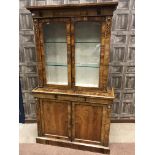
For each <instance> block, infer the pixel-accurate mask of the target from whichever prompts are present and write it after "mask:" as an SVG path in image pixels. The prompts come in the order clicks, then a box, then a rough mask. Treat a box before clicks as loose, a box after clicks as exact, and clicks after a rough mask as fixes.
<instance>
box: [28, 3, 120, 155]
mask: <svg viewBox="0 0 155 155" xmlns="http://www.w3.org/2000/svg"><path fill="white" fill-rule="evenodd" d="M116 6H117V2H104V3H100V4H99V3H98V4H76V5H75V4H74V5H61V6H55V5H53V6H29V7H27V9H28V10H30V11H31V13H32V17H33V22H34V32H35V41H36V50H37V62H38V75H39V79H38V81H39V82H38V87H37V88H35V89H33V90H32V92H33V95H34V97H35V98H36V102H37V124H38V137H37V139H36V141H37V142H38V143H43V144H51V145H58V146H63V147H71V148H75V149H82V150H89V151H94V152H102V153H109V152H110V150H109V147H108V145H109V130H110V113H111V105H112V103H113V99H114V91H113V89H107V79H108V65H109V52H110V33H111V24H112V16H113V12H114V10H115V9H116Z"/></svg>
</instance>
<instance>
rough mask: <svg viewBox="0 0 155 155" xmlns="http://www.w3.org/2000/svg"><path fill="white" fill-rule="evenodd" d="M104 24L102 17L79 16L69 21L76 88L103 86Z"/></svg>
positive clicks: (73, 75)
mask: <svg viewBox="0 0 155 155" xmlns="http://www.w3.org/2000/svg"><path fill="white" fill-rule="evenodd" d="M104 26H105V19H104V18H103V17H96V18H95V17H94V18H93V17H80V18H75V19H73V22H72V23H71V33H73V36H72V40H73V41H72V57H73V58H74V59H73V60H72V66H73V67H72V77H74V78H73V79H72V80H73V86H74V87H75V88H76V89H85V88H86V89H87V90H88V89H102V88H103V78H105V77H104V75H103V65H104V61H103V59H104V58H105V56H104V55H105V53H104V51H105V49H104V47H105V45H104V44H105V38H104V34H105V32H104V31H105V29H104ZM108 52H109V51H108ZM106 56H107V55H106ZM106 71H107V68H104V72H106Z"/></svg>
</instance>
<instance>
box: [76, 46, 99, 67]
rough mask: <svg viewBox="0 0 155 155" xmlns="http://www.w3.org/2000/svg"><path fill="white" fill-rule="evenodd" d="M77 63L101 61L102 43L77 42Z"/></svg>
mask: <svg viewBox="0 0 155 155" xmlns="http://www.w3.org/2000/svg"><path fill="white" fill-rule="evenodd" d="M75 47H76V49H75V51H76V52H75V58H76V65H78V64H87V65H96V66H98V67H99V63H100V59H99V58H100V43H75Z"/></svg>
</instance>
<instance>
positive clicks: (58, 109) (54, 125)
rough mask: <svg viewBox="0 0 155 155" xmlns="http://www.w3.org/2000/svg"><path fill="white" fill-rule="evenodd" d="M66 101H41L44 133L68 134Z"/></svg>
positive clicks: (67, 104) (67, 107)
mask: <svg viewBox="0 0 155 155" xmlns="http://www.w3.org/2000/svg"><path fill="white" fill-rule="evenodd" d="M69 107H70V104H69V103H68V102H61V101H53V100H48V99H44V100H43V101H42V120H43V122H42V125H43V130H44V135H57V137H59V136H60V137H62V136H64V137H68V136H69V124H70V120H69V119H68V118H69V117H68V113H69V110H68V109H69Z"/></svg>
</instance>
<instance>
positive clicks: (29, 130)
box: [19, 123, 135, 143]
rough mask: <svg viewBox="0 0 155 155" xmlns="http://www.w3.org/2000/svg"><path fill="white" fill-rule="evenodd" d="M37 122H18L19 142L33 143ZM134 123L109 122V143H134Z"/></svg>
mask: <svg viewBox="0 0 155 155" xmlns="http://www.w3.org/2000/svg"><path fill="white" fill-rule="evenodd" d="M36 137H37V124H36V123H31V124H28V123H27V124H19V143H35V138H36ZM134 142H135V124H134V123H111V129H110V143H134Z"/></svg>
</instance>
